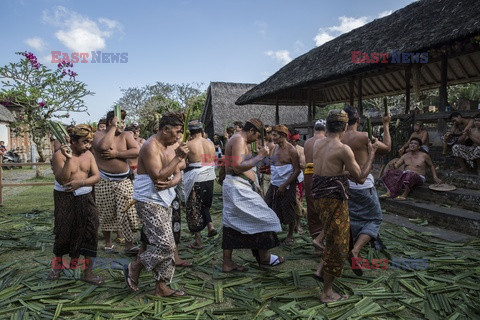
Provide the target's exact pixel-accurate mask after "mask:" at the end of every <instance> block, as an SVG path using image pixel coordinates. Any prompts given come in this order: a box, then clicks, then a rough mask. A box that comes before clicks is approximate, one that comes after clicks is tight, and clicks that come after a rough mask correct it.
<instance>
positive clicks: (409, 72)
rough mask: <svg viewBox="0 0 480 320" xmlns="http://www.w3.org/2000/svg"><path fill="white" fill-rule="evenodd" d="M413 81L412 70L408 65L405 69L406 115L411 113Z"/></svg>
mask: <svg viewBox="0 0 480 320" xmlns="http://www.w3.org/2000/svg"><path fill="white" fill-rule="evenodd" d="M411 79H412V68H411V66H410V65H408V66H407V67H406V68H405V114H408V113H410V80H411Z"/></svg>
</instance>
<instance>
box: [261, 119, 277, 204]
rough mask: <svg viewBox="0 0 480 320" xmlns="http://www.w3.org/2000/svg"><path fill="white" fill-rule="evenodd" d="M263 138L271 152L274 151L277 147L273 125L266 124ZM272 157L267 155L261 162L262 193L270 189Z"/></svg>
mask: <svg viewBox="0 0 480 320" xmlns="http://www.w3.org/2000/svg"><path fill="white" fill-rule="evenodd" d="M263 139H264V140H265V145H266V146H267V147H268V150H270V151H269V152H272V150H273V148H274V147H275V143H273V137H272V126H268V125H267V126H265V134H264V136H263ZM270 165H271V163H270V157H266V158H264V159H263V160H262V162H261V163H260V168H259V170H258V171H259V173H260V174H261V175H262V180H261V182H262V183H261V184H260V186H261V187H262V194H263V195H265V193H266V192H267V190H268V187H270V180H271V172H270Z"/></svg>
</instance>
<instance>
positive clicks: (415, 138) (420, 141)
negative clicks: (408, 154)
mask: <svg viewBox="0 0 480 320" xmlns="http://www.w3.org/2000/svg"><path fill="white" fill-rule="evenodd" d="M413 140H415V141H417V142H418V145H419V146H421V145H422V144H423V142H422V140H421V139H420V138H417V137H414V138H412V139H410V142H412V141H413Z"/></svg>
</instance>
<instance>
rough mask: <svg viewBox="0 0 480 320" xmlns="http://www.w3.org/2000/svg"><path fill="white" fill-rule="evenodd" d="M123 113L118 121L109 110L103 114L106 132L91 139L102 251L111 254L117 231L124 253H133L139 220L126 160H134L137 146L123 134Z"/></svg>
mask: <svg viewBox="0 0 480 320" xmlns="http://www.w3.org/2000/svg"><path fill="white" fill-rule="evenodd" d="M126 115H127V113H126V112H125V111H123V110H122V119H117V118H116V117H115V116H114V113H113V111H109V112H108V113H107V119H106V120H107V129H106V130H103V131H97V132H96V133H95V137H94V139H93V144H92V147H93V151H94V155H95V160H96V161H97V164H98V168H99V170H100V178H101V179H100V182H99V183H98V184H97V185H96V186H95V198H96V202H97V207H98V211H99V218H100V229H101V230H102V232H103V236H104V238H105V249H104V250H105V252H107V253H115V252H116V251H115V248H114V245H112V240H111V232H112V231H119V233H120V234H121V235H122V236H123V237H125V253H127V254H136V253H137V252H138V248H137V247H134V246H133V241H134V231H135V230H137V229H139V227H140V220H139V219H138V216H137V213H136V211H135V207H134V206H130V208H129V209H128V210H126V208H128V207H129V203H130V201H131V200H132V193H133V183H132V180H131V179H130V178H131V175H133V173H131V170H130V168H129V166H128V163H127V160H128V159H133V158H137V157H138V152H139V151H140V147H139V146H138V143H137V142H136V141H135V139H134V137H133V135H132V134H131V133H130V132H124V131H122V129H123V126H124V125H123V120H124V119H125V117H126Z"/></svg>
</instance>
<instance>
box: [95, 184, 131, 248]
mask: <svg viewBox="0 0 480 320" xmlns="http://www.w3.org/2000/svg"><path fill="white" fill-rule="evenodd" d="M132 194H133V183H132V180H130V179H124V180H121V181H108V180H106V179H103V178H102V179H100V182H99V183H98V184H96V185H95V198H96V199H95V200H96V203H97V208H98V212H99V218H100V229H101V231H118V230H120V231H122V232H123V235H124V237H125V240H126V241H127V242H131V241H133V240H134V232H135V230H138V229H139V228H140V220H139V219H138V215H137V212H136V210H135V206H133V205H132V206H130V208H129V209H128V210H125V209H126V208H127V207H128V206H129V204H130V202H131V201H132Z"/></svg>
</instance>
